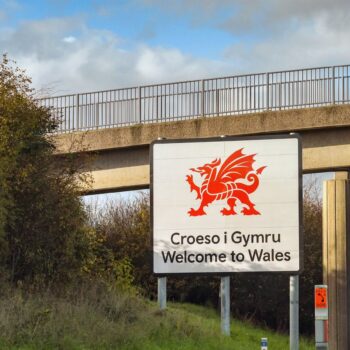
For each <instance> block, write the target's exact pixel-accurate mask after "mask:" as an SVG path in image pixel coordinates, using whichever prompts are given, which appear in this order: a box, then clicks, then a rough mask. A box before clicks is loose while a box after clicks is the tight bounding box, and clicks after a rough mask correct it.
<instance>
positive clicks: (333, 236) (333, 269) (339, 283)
mask: <svg viewBox="0 0 350 350" xmlns="http://www.w3.org/2000/svg"><path fill="white" fill-rule="evenodd" d="M347 178H348V174H347V173H346V172H340V173H338V174H336V177H335V180H328V181H325V182H324V188H323V281H324V284H327V285H328V295H329V299H328V301H329V349H332V350H348V349H350V320H349V317H350V315H349V311H350V310H349V305H350V298H349V297H350V255H349V254H350V236H349V235H350V216H349V214H350V210H349V209H350V180H347Z"/></svg>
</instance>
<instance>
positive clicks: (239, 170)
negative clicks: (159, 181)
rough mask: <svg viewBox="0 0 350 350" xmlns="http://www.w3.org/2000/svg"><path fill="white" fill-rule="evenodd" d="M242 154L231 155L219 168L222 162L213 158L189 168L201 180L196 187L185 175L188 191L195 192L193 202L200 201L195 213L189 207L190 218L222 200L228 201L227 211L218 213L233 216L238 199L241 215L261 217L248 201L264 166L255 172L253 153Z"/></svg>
mask: <svg viewBox="0 0 350 350" xmlns="http://www.w3.org/2000/svg"><path fill="white" fill-rule="evenodd" d="M242 151H243V148H241V149H239V150H238V151H236V152H233V153H232V154H231V155H230V156H229V157H228V158H227V159H226V160H225V162H224V163H223V164H222V165H221V167H220V164H221V159H215V160H214V161H213V162H211V163H207V164H204V165H203V166H200V167H198V168H191V169H190V170H191V171H193V172H196V173H199V174H200V175H201V176H202V177H204V180H203V182H202V184H201V185H200V186H197V185H196V184H195V183H194V181H193V175H187V176H186V181H187V182H188V183H189V185H190V190H191V192H192V191H195V192H196V193H197V198H196V199H199V200H200V201H201V203H200V206H199V208H198V209H197V210H196V209H193V208H191V209H190V210H189V211H188V214H189V215H190V216H200V215H206V212H205V211H204V207H207V206H208V205H209V204H210V203H212V202H213V201H216V200H224V199H226V200H227V205H228V208H223V209H222V210H221V213H222V215H236V214H237V213H236V212H235V206H236V202H237V200H239V201H240V202H241V203H242V205H243V209H242V214H243V215H260V213H259V212H258V211H257V210H256V209H255V208H254V207H255V204H254V203H253V202H252V201H251V200H250V199H249V195H250V194H251V193H253V192H254V191H255V190H256V189H257V188H258V186H259V175H261V173H262V172H263V170H264V169H265V168H266V166H263V167H261V168H259V169H257V170H254V169H253V163H254V162H255V160H254V157H255V155H256V154H249V155H247V154H244V153H243V152H242Z"/></svg>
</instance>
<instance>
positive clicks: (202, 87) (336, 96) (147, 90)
mask: <svg viewBox="0 0 350 350" xmlns="http://www.w3.org/2000/svg"><path fill="white" fill-rule="evenodd" d="M349 73H350V65H343V66H332V67H318V68H308V69H299V70H288V71H280V72H271V73H258V74H248V75H238V76H232V77H222V78H214V79H203V80H191V81H183V82H175V83H167V84H156V85H147V86H141V87H131V88H124V89H115V90H107V91H97V92H89V93H82V94H76V95H66V96H56V97H48V98H42V99H39V100H38V103H39V104H40V105H43V106H46V107H50V108H52V111H53V114H54V116H56V117H57V118H59V119H60V120H61V123H60V127H59V131H58V132H74V131H82V130H91V129H99V128H113V127H121V126H125V125H133V124H138V123H153V122H165V121H175V120H182V119H191V118H198V117H204V116H208V117H210V116H224V115H234V114H244V113H252V112H261V111H266V110H284V109H291V108H306V107H318V106H324V105H331V104H345V103H350V76H349Z"/></svg>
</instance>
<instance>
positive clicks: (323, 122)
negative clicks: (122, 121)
mask: <svg viewBox="0 0 350 350" xmlns="http://www.w3.org/2000/svg"><path fill="white" fill-rule="evenodd" d="M290 132H298V133H300V135H301V136H302V145H303V171H304V172H305V173H308V172H321V171H335V170H342V169H348V168H350V106H347V105H345V106H344V105H342V106H331V107H322V108H309V109H298V110H287V111H274V112H270V111H267V112H263V113H256V114H246V115H240V116H237V115H235V116H225V117H206V118H198V119H191V120H184V121H177V122H168V123H166V122H162V123H157V124H139V125H133V126H130V127H128V126H126V127H123V128H114V129H113V128H110V129H100V130H97V131H87V132H85V133H75V134H61V135H58V136H57V137H56V140H57V145H58V148H59V152H60V153H66V152H71V151H76V152H79V151H81V150H82V149H83V150H84V151H87V152H96V153H95V155H94V157H93V161H92V164H91V168H90V169H89V170H90V171H91V175H92V177H93V180H94V182H93V185H92V187H91V189H90V192H91V193H103V192H113V191H122V190H129V189H138V188H147V187H148V186H149V144H150V142H152V141H153V140H155V139H157V138H158V137H165V138H170V139H176V138H194V137H195V138H199V137H214V136H220V135H235V136H243V135H263V134H276V133H290ZM74 145H78V146H74Z"/></svg>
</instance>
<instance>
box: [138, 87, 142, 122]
mask: <svg viewBox="0 0 350 350" xmlns="http://www.w3.org/2000/svg"><path fill="white" fill-rule="evenodd" d="M138 90H139V108H138V117H139V122H140V124H141V123H142V119H141V118H142V105H141V86H139V89H138Z"/></svg>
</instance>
